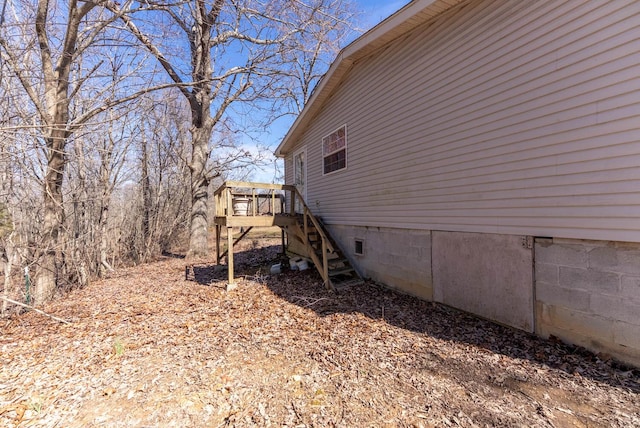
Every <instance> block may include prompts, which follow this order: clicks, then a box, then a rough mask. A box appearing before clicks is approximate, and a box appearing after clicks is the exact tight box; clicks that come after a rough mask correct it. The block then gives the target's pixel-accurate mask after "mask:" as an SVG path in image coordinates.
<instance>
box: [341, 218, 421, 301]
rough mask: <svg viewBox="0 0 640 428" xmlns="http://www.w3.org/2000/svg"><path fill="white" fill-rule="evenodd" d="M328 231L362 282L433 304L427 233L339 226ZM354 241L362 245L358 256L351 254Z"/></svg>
mask: <svg viewBox="0 0 640 428" xmlns="http://www.w3.org/2000/svg"><path fill="white" fill-rule="evenodd" d="M328 229H329V232H330V233H331V236H333V238H334V239H335V240H336V241H337V242H338V245H340V248H341V249H342V251H343V252H344V253H345V254H346V255H347V257H349V259H350V260H351V261H352V264H353V266H355V267H356V269H358V271H359V273H360V275H362V277H363V278H369V279H371V280H373V281H376V282H379V283H382V284H385V285H387V286H389V287H391V288H395V289H398V290H400V291H402V292H404V293H407V294H411V295H414V296H416V297H420V298H422V299H425V300H433V282H432V280H431V232H430V231H428V230H426V231H425V230H414V229H395V228H386V227H360V226H343V225H331V226H328ZM356 240H358V241H361V242H362V247H363V248H362V249H363V254H362V255H356V254H355V241H356Z"/></svg>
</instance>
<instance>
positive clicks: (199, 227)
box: [187, 119, 213, 260]
mask: <svg viewBox="0 0 640 428" xmlns="http://www.w3.org/2000/svg"><path fill="white" fill-rule="evenodd" d="M203 122H205V123H203V124H202V126H200V127H195V126H194V127H193V128H192V131H191V134H192V147H193V151H192V155H191V164H190V169H191V226H190V233H189V252H188V254H187V258H188V259H190V260H195V259H199V258H205V257H207V256H208V255H209V229H208V227H209V223H208V219H207V212H208V211H207V210H208V206H209V192H208V189H209V176H208V174H207V161H208V160H209V139H210V138H211V132H212V130H213V126H212V124H211V122H212V120H207V119H205V120H204V121H203Z"/></svg>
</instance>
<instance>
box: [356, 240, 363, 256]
mask: <svg viewBox="0 0 640 428" xmlns="http://www.w3.org/2000/svg"><path fill="white" fill-rule="evenodd" d="M354 244H355V248H354V253H355V255H356V256H364V241H363V240H362V239H356V240H355V241H354Z"/></svg>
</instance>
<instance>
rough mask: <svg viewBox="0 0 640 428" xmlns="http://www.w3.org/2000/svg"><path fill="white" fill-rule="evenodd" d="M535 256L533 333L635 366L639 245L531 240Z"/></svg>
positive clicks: (638, 355)
mask: <svg viewBox="0 0 640 428" xmlns="http://www.w3.org/2000/svg"><path fill="white" fill-rule="evenodd" d="M535 260H536V261H535V277H536V318H537V320H538V322H537V328H536V333H537V334H538V335H540V336H543V337H548V336H550V335H554V336H556V337H559V338H560V339H562V340H564V341H566V342H569V343H575V344H578V345H581V346H584V347H585V348H588V349H591V350H592V351H595V352H604V353H606V354H609V355H612V356H613V357H615V358H617V359H618V360H621V361H624V362H627V363H629V364H632V365H635V366H640V244H632V243H621V242H604V241H581V240H568V239H561V240H560V239H550V238H548V239H536V243H535ZM554 271H557V272H559V274H558V275H557V276H554V275H553V274H552V272H554Z"/></svg>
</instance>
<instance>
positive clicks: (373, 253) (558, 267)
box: [328, 225, 640, 367]
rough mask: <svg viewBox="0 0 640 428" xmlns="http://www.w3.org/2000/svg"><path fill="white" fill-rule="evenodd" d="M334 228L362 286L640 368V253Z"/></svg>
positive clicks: (615, 245) (586, 244) (621, 247)
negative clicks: (367, 282)
mask: <svg viewBox="0 0 640 428" xmlns="http://www.w3.org/2000/svg"><path fill="white" fill-rule="evenodd" d="M328 229H329V231H330V233H331V234H332V236H333V237H334V239H336V241H337V242H338V244H339V245H340V247H341V249H342V250H343V251H344V253H345V254H346V255H347V257H349V259H350V260H351V262H352V264H353V265H354V266H355V267H356V269H358V270H359V272H360V274H361V275H362V276H363V277H364V278H370V279H372V280H374V281H376V282H379V283H383V284H385V285H387V286H389V287H391V288H395V289H398V290H400V291H402V292H404V293H407V294H412V295H415V296H417V297H420V298H422V299H425V300H434V301H437V302H440V303H443V304H446V305H448V306H452V307H455V308H458V309H461V310H464V311H467V312H470V313H473V314H476V315H479V316H481V317H484V318H487V319H490V320H493V321H497V322H499V323H501V324H505V325H508V326H511V327H515V328H518V329H521V330H525V331H529V332H535V333H536V334H537V335H539V336H542V337H549V336H550V335H553V336H556V337H558V338H560V339H561V340H563V341H565V342H568V343H573V344H577V345H580V346H584V347H585V348H587V349H590V350H592V351H594V352H603V353H606V354H608V355H611V356H612V357H614V358H616V359H618V360H620V361H623V362H626V363H628V364H631V365H634V366H637V367H640V244H630V243H620V242H604V241H587V240H571V239H553V238H536V239H535V240H532V238H530V237H526V236H515V235H498V234H484V233H466V232H445V231H425V230H412V229H395V228H381V227H360V226H344V225H331V226H329V227H328ZM356 241H359V242H360V243H361V244H362V245H358V250H362V254H356V244H355V242H356ZM532 244H533V245H532Z"/></svg>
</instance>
